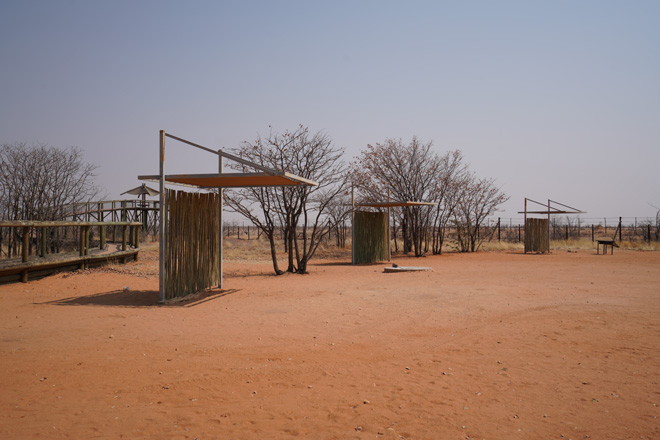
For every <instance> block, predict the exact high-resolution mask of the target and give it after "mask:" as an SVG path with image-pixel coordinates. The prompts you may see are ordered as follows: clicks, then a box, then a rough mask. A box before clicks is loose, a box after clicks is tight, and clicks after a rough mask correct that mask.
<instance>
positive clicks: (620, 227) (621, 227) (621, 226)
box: [619, 217, 623, 241]
mask: <svg viewBox="0 0 660 440" xmlns="http://www.w3.org/2000/svg"><path fill="white" fill-rule="evenodd" d="M622 229H623V225H622V224H621V217H619V241H621V230H622Z"/></svg>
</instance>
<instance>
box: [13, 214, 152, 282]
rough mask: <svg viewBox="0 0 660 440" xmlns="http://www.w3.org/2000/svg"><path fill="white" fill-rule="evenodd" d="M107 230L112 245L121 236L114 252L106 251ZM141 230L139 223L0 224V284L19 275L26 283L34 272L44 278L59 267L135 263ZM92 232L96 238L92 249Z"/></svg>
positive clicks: (20, 221) (43, 222)
mask: <svg viewBox="0 0 660 440" xmlns="http://www.w3.org/2000/svg"><path fill="white" fill-rule="evenodd" d="M109 227H111V228H112V240H111V241H112V242H114V243H117V242H118V241H117V237H116V235H117V229H119V230H120V233H121V242H120V243H121V245H120V246H118V247H117V251H115V252H106V247H107V245H108V242H109V240H108V236H107V231H108V228H109ZM141 228H142V223H139V222H71V221H22V220H18V221H0V256H3V255H4V256H5V257H6V258H4V259H2V258H0V282H10V281H18V279H16V278H17V276H18V275H20V281H22V282H27V280H28V274H29V273H30V272H34V271H38V272H39V273H40V275H44V274H47V273H52V272H54V271H55V270H57V269H61V268H62V267H67V268H69V269H70V268H72V267H73V268H80V269H86V268H87V267H89V266H90V265H97V264H101V263H103V262H107V261H111V260H118V261H120V262H122V263H125V262H126V261H127V260H129V259H133V260H136V261H137V259H138V251H139V242H140V230H141ZM71 230H73V232H72V233H70V234H69V233H68V232H70V231H71ZM93 230H96V231H97V232H98V237H99V240H98V245H97V246H96V247H95V248H93V247H92V243H91V235H92V231H93ZM3 247H4V249H3ZM129 247H130V248H131V249H129ZM76 248H77V249H76ZM92 251H95V252H92ZM19 255H20V259H19Z"/></svg>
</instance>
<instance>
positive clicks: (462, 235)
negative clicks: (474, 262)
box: [454, 174, 509, 252]
mask: <svg viewBox="0 0 660 440" xmlns="http://www.w3.org/2000/svg"><path fill="white" fill-rule="evenodd" d="M464 184H465V187H464V189H463V192H462V194H461V196H460V198H459V201H458V203H457V205H456V212H455V215H454V226H455V227H456V235H457V240H458V246H459V250H460V251H461V252H475V251H477V250H479V248H480V247H481V244H482V243H483V241H484V240H485V238H486V236H487V234H485V233H480V228H482V227H483V224H484V221H485V220H486V218H487V217H488V216H490V215H491V214H493V213H494V212H495V211H497V207H498V206H499V205H501V204H502V203H504V202H506V201H507V200H508V199H509V197H508V196H507V195H506V194H504V193H503V192H502V191H501V190H500V188H498V187H497V186H495V180H494V179H478V178H477V177H476V176H475V175H474V174H469V175H468V176H467V177H466V180H465V183H464Z"/></svg>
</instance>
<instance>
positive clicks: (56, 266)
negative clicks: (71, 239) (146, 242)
mask: <svg viewBox="0 0 660 440" xmlns="http://www.w3.org/2000/svg"><path fill="white" fill-rule="evenodd" d="M139 251H140V248H134V249H130V250H125V251H121V250H120V251H117V252H107V251H101V250H93V251H91V252H90V254H89V255H83V256H81V255H79V254H78V253H67V254H55V255H48V256H47V257H46V258H43V257H39V256H33V257H30V258H29V259H28V261H27V262H25V263H24V262H23V261H22V259H21V258H20V257H19V258H12V259H9V260H0V284H6V283H15V282H19V281H20V282H23V283H27V282H28V281H29V280H34V279H38V278H43V277H45V276H48V275H52V274H54V273H58V272H68V271H75V270H79V269H88V268H90V267H97V266H102V265H104V264H107V263H110V262H116V263H127V262H129V261H134V260H137V259H138V253H139Z"/></svg>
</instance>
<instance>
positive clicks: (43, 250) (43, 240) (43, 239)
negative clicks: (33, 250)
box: [41, 227, 46, 258]
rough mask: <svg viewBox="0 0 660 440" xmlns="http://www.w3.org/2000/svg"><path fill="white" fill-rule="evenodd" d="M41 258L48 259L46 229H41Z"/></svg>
mask: <svg viewBox="0 0 660 440" xmlns="http://www.w3.org/2000/svg"><path fill="white" fill-rule="evenodd" d="M41 258H46V228H45V227H44V228H41Z"/></svg>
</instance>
